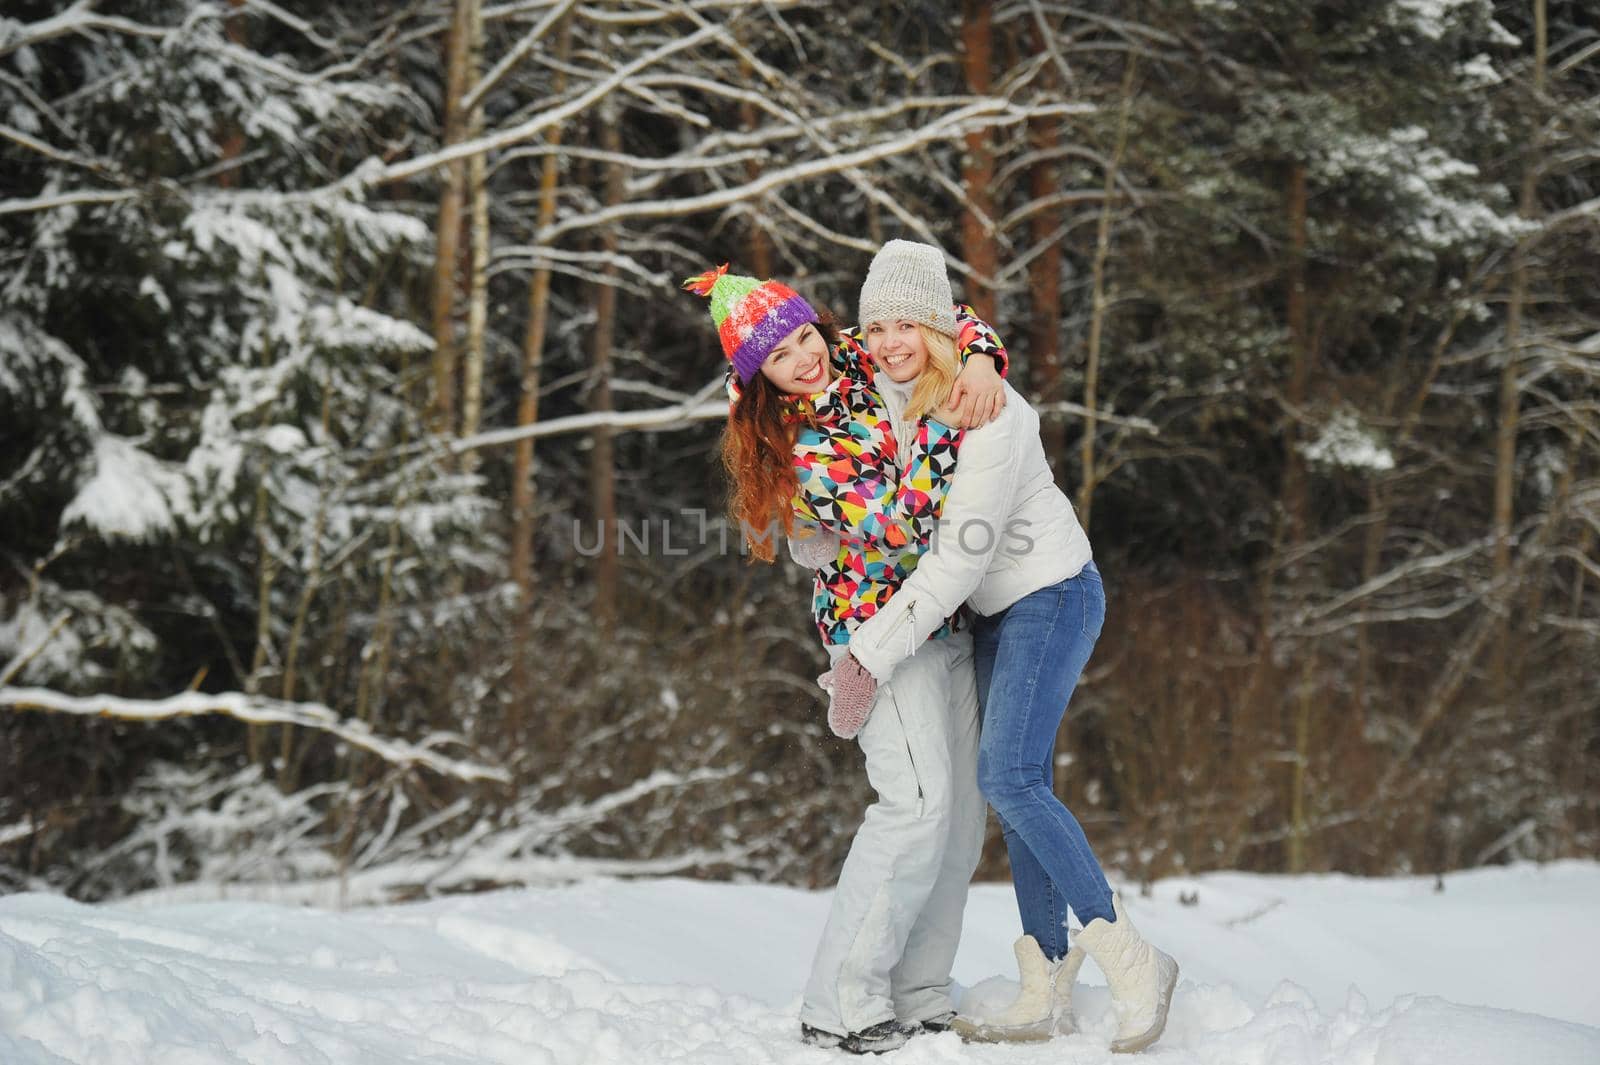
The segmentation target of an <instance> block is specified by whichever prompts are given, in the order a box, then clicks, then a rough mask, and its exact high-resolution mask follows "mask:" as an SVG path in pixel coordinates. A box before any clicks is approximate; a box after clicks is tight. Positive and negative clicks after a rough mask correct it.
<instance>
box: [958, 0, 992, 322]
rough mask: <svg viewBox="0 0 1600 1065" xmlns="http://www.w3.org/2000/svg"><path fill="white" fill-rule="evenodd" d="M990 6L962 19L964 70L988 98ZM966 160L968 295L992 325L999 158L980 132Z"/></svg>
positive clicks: (974, 3)
mask: <svg viewBox="0 0 1600 1065" xmlns="http://www.w3.org/2000/svg"><path fill="white" fill-rule="evenodd" d="M990 6H991V5H989V4H986V3H980V2H979V0H963V3H962V17H961V44H962V52H963V57H962V69H963V70H964V71H965V73H966V79H967V91H968V92H970V93H972V94H973V95H974V96H987V95H988V94H989V88H990V85H991V83H992V82H991V78H990V74H989V66H990V60H991V56H992V52H993V46H994V41H993V33H992V28H991V23H990ZM966 149H967V150H966V156H965V158H964V159H963V160H962V163H961V186H962V189H963V191H964V194H965V196H966V200H967V206H966V210H964V211H963V212H962V213H961V255H962V258H963V259H965V260H966V264H967V266H969V267H970V268H971V269H972V272H973V281H972V283H971V284H970V286H969V287H968V289H967V293H966V296H967V302H968V303H969V304H971V305H972V309H973V310H975V311H977V312H978V317H980V318H982V319H983V320H984V321H986V322H991V323H992V322H993V321H994V319H995V292H994V277H995V274H996V272H997V271H998V267H999V261H1000V254H999V249H998V247H997V246H996V244H995V235H994V196H993V194H992V191H991V189H990V186H991V184H993V182H994V152H993V150H992V148H991V146H990V143H989V134H988V133H987V132H986V131H983V130H978V131H975V132H972V133H968V134H967V136H966Z"/></svg>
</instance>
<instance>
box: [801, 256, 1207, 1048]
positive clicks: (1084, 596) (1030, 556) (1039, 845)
mask: <svg viewBox="0 0 1600 1065" xmlns="http://www.w3.org/2000/svg"><path fill="white" fill-rule="evenodd" d="M948 292H949V280H948V278H947V277H946V274H945V263H944V254H943V253H942V252H941V251H940V250H939V249H937V248H934V247H931V246H930V245H926V244H915V243H912V242H909V241H890V242H889V243H888V244H886V245H884V247H883V248H882V250H880V251H879V253H878V255H877V257H876V258H874V259H873V261H872V266H871V269H870V270H869V271H868V273H867V280H866V283H865V284H863V285H862V288H861V307H860V312H861V318H860V320H861V322H862V326H863V328H864V330H865V336H866V345H867V350H868V352H869V354H870V355H871V357H872V359H873V362H874V363H875V364H876V366H877V367H878V369H879V377H880V383H879V391H880V392H881V394H882V396H883V399H884V402H885V404H886V405H887V406H888V408H889V411H890V414H891V417H892V418H893V419H894V420H895V421H896V422H897V423H898V422H900V421H902V420H911V419H914V418H915V417H917V416H918V414H919V413H920V412H922V411H925V410H928V409H932V408H933V407H935V406H937V405H938V404H940V403H942V402H943V401H944V395H945V394H946V393H947V392H948V390H949V387H950V384H951V378H950V376H949V373H948V369H947V367H948V359H947V356H946V352H945V344H944V342H943V340H942V339H940V336H939V334H940V333H941V332H942V330H941V329H940V327H941V326H942V325H945V324H947V323H945V322H944V319H943V316H942V314H941V312H940V308H943V307H948V306H949V305H950V298H949V296H947V295H945V294H946V293H948ZM930 326H932V327H934V328H933V330H932V331H930V329H929V327H930ZM883 378H887V380H883ZM1005 391H1006V403H1005V406H1004V410H1003V411H1002V412H1001V413H1000V416H999V417H998V418H996V419H995V420H994V421H993V422H991V423H990V424H988V425H986V426H984V427H983V428H980V429H974V430H971V431H970V432H968V433H967V434H966V436H965V438H964V439H963V441H962V445H961V464H960V467H959V468H958V469H957V470H956V472H955V474H954V476H953V477H952V479H951V484H950V489H949V492H948V494H947V496H946V498H945V505H944V509H943V512H942V514H941V516H940V521H939V525H938V528H937V532H936V535H935V537H934V540H933V542H932V545H931V546H930V549H929V550H928V552H926V553H925V554H924V555H923V556H922V557H921V558H920V560H919V561H918V564H917V568H916V570H915V571H914V572H913V573H912V574H911V575H910V576H909V577H908V578H907V579H906V581H905V582H904V583H903V584H902V585H901V586H900V589H899V591H898V592H897V593H896V594H895V597H894V598H893V599H892V600H891V601H890V602H889V603H888V604H887V605H886V606H885V607H884V608H883V609H882V610H879V611H878V612H877V613H876V614H874V615H873V616H872V617H871V618H869V619H867V620H866V621H865V622H863V623H862V624H861V625H860V626H859V627H858V628H857V629H856V631H855V633H854V636H853V638H852V639H851V641H850V651H849V654H848V655H846V656H845V657H844V658H842V659H841V660H840V661H839V662H838V663H837V664H836V665H835V666H834V670H833V678H834V679H833V701H834V706H833V708H832V710H831V713H833V714H834V715H836V716H839V717H842V718H846V719H849V720H852V721H854V720H857V719H860V720H864V721H867V722H868V723H869V724H870V720H871V716H870V715H872V714H875V713H877V712H879V708H877V707H876V706H875V704H874V696H875V694H876V689H877V686H878V685H879V684H881V683H893V681H892V678H893V677H894V676H895V675H896V673H897V669H898V668H899V667H900V664H901V663H902V661H903V660H904V659H905V658H906V657H907V656H908V655H909V654H911V653H912V651H913V650H915V648H916V647H917V646H918V644H920V643H921V642H922V641H923V640H926V639H927V636H928V633H930V632H932V631H933V630H934V629H935V628H937V627H938V626H939V625H942V624H943V623H944V619H945V618H946V617H947V616H949V615H950V614H952V613H954V612H955V611H956V610H958V609H959V608H960V607H961V606H962V605H963V604H965V605H966V606H967V607H969V608H971V609H972V611H973V612H974V613H975V614H976V615H977V617H976V620H975V621H974V624H973V645H974V653H975V664H976V668H977V680H978V704H979V707H980V713H981V718H982V733H981V737H980V740H979V747H978V767H977V774H978V785H979V787H980V789H981V790H982V792H983V795H984V797H985V798H986V799H987V800H988V801H989V805H991V806H992V807H994V809H995V812H996V813H998V814H999V816H1000V823H1001V828H1002V829H1003V832H1004V835H1005V841H1006V850H1007V852H1008V854H1009V856H1010V859H1011V878H1012V884H1013V887H1014V888H1015V891H1016V896H1017V906H1018V909H1019V911H1020V914H1021V918H1022V926H1023V930H1024V935H1023V936H1022V937H1021V938H1020V939H1019V940H1018V941H1017V943H1016V944H1015V951H1016V955H1017V961H1018V965H1019V968H1020V971H1021V976H1022V989H1021V993H1020V995H1019V996H1018V998H1017V1000H1016V1001H1015V1002H1014V1003H1013V1004H1012V1005H1011V1006H1010V1007H1009V1008H1008V1009H1007V1010H1005V1011H1004V1012H1003V1013H1002V1014H1000V1015H999V1016H997V1017H992V1018H985V1019H983V1020H981V1021H980V1020H976V1019H972V1018H958V1019H957V1021H956V1022H955V1025H954V1027H955V1028H956V1029H957V1030H958V1031H960V1032H962V1034H963V1035H965V1036H967V1037H968V1038H972V1039H979V1040H991V1041H1002V1040H1005V1041H1010V1040H1038V1039H1048V1038H1050V1036H1051V1035H1053V1034H1058V1033H1065V1032H1069V1031H1071V1030H1072V1015H1071V997H1070V996H1071V989H1072V983H1073V980H1074V979H1075V977H1076V974H1077V969H1078V966H1079V965H1080V964H1081V963H1082V960H1083V952H1084V951H1087V953H1088V955H1089V956H1091V957H1093V958H1094V959H1095V961H1096V963H1097V964H1098V965H1099V966H1100V969H1101V971H1102V972H1104V974H1105V976H1106V981H1107V983H1108V984H1109V985H1110V987H1111V994H1112V999H1113V1002H1114V1003H1115V1004H1116V1007H1117V1011H1118V1015H1119V1029H1118V1032H1117V1035H1116V1037H1115V1039H1114V1040H1113V1042H1112V1044H1111V1049H1112V1050H1114V1051H1134V1050H1139V1049H1142V1048H1143V1047H1146V1046H1148V1045H1150V1044H1151V1043H1153V1042H1155V1040H1156V1039H1157V1038H1158V1037H1159V1036H1160V1035H1161V1032H1162V1029H1163V1028H1164V1027H1165V1025H1166V1019H1167V1010H1168V1006H1169V1004H1170V1002H1171V998H1172V992H1173V989H1174V987H1175V986H1176V984H1177V979H1178V964H1177V962H1175V961H1174V960H1173V959H1172V958H1171V957H1170V956H1168V955H1167V954H1165V953H1163V952H1162V951H1160V950H1157V949H1156V948H1155V947H1153V946H1151V945H1150V944H1149V943H1147V942H1146V941H1145V940H1144V939H1143V938H1141V937H1140V935H1139V933H1138V931H1137V930H1136V929H1135V928H1134V926H1133V923H1132V922H1131V921H1130V920H1129V919H1128V915H1127V913H1126V912H1125V911H1124V910H1123V906H1122V900H1121V899H1120V898H1119V897H1118V896H1117V894H1116V893H1115V892H1113V891H1112V890H1111V887H1110V885H1109V884H1108V883H1107V882H1106V877H1105V873H1104V872H1103V871H1102V870H1101V868H1100V863H1099V861H1098V859H1096V857H1095V855H1094V851H1093V849H1092V848H1091V847H1090V846H1089V841H1088V839H1087V838H1086V837H1085V835H1084V832H1083V828H1082V826H1080V825H1079V823H1078V821H1077V819H1076V818H1074V817H1073V816H1072V812H1071V811H1070V810H1068V809H1067V808H1066V806H1064V805H1063V804H1062V803H1061V801H1060V800H1059V799H1058V798H1056V795H1055V792H1054V790H1053V788H1052V786H1051V783H1052V781H1051V776H1052V767H1053V763H1054V747H1055V738H1056V731H1057V729H1058V728H1059V727H1060V724H1061V719H1062V717H1063V715H1064V714H1065V712H1066V707H1067V703H1068V701H1069V700H1070V699H1071V698H1072V693H1073V689H1074V688H1075V687H1076V686H1077V683H1078V678H1079V676H1080V675H1081V674H1082V672H1083V669H1084V666H1085V665H1086V664H1087V662H1088V660H1089V655H1090V653H1091V652H1092V651H1093V650H1094V645H1095V642H1096V640H1097V639H1098V638H1099V636H1100V628H1101V625H1102V624H1103V622H1104V620H1105V610H1106V600H1105V591H1104V589H1103V587H1102V586H1101V583H1100V573H1099V570H1098V569H1096V568H1095V564H1094V559H1093V552H1092V551H1091V550H1090V546H1089V538H1088V536H1087V535H1086V534H1085V533H1084V530H1083V528H1082V526H1081V525H1079V523H1078V519H1077V515H1076V514H1075V513H1074V512H1073V509H1072V504H1071V503H1070V502H1069V501H1068V499H1067V497H1066V496H1065V495H1063V494H1062V493H1061V491H1060V489H1058V488H1057V487H1056V484H1055V478H1054V476H1053V475H1052V473H1051V470H1050V466H1049V464H1048V463H1047V462H1046V460H1045V454H1044V447H1043V445H1042V443H1041V441H1040V438H1039V416H1038V415H1037V414H1036V413H1035V412H1034V410H1033V409H1032V408H1031V407H1029V406H1028V404H1027V402H1026V401H1025V400H1024V399H1023V398H1022V397H1021V396H1019V395H1017V394H1016V392H1015V391H1013V390H1012V389H1011V387H1010V386H1009V385H1007V386H1006V388H1005ZM1069 908H1070V909H1071V910H1072V911H1073V912H1074V913H1076V914H1077V916H1078V920H1079V921H1080V922H1082V924H1083V930H1082V932H1081V933H1079V935H1078V939H1077V947H1078V948H1082V949H1081V950H1080V949H1076V948H1075V949H1073V950H1071V951H1069V950H1068V944H1067V929H1066V918H1067V910H1068V909H1069Z"/></svg>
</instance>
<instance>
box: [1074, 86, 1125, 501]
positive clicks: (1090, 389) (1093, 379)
mask: <svg viewBox="0 0 1600 1065" xmlns="http://www.w3.org/2000/svg"><path fill="white" fill-rule="evenodd" d="M1137 69H1138V61H1137V60H1136V59H1134V58H1133V57H1131V56H1130V57H1129V58H1128V65H1127V68H1126V69H1125V70H1124V71H1123V74H1122V108H1121V112H1120V113H1119V114H1118V116H1117V142H1116V147H1115V148H1113V149H1112V152H1111V160H1110V163H1109V164H1108V165H1107V166H1106V173H1105V182H1104V185H1103V186H1102V190H1101V191H1102V198H1101V200H1100V224H1099V226H1098V227H1096V230H1095V244H1094V279H1093V293H1094V296H1093V305H1092V308H1091V312H1090V315H1089V347H1088V352H1087V354H1086V356H1085V358H1084V367H1083V407H1084V411H1085V413H1084V416H1083V445H1082V463H1081V464H1082V466H1083V470H1082V477H1083V481H1082V483H1081V484H1080V485H1079V486H1078V520H1079V521H1080V522H1082V523H1083V527H1084V529H1085V530H1087V529H1088V528H1089V520H1090V515H1091V510H1092V508H1093V506H1094V490H1095V487H1096V486H1097V485H1098V484H1099V483H1100V471H1099V470H1098V469H1097V468H1096V465H1095V463H1096V459H1095V428H1096V418H1095V412H1096V410H1097V409H1098V407H1099V403H1100V344H1101V339H1102V338H1103V337H1104V335H1105V322H1106V307H1107V305H1108V302H1109V301H1108V299H1107V297H1106V260H1107V259H1108V258H1109V257H1110V255H1111V207H1112V204H1113V203H1114V202H1115V197H1116V190H1117V171H1118V169H1119V168H1120V167H1121V166H1122V153H1123V152H1124V151H1126V150H1127V146H1128V112H1129V111H1130V110H1131V109H1132V105H1133V79H1134V73H1135V71H1136V70H1137Z"/></svg>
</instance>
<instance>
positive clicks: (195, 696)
mask: <svg viewBox="0 0 1600 1065" xmlns="http://www.w3.org/2000/svg"><path fill="white" fill-rule="evenodd" d="M0 706H10V707H13V708H15V709H17V710H47V711H52V712H55V713H63V714H81V715H84V716H89V717H116V718H122V719H124V720H127V721H163V720H166V719H169V718H174V717H199V716H202V715H206V714H223V715H225V716H227V717H233V718H237V719H238V720H240V721H243V722H245V723H247V724H251V725H299V726H301V727H303V728H309V729H315V730H317V731H319V732H326V733H328V734H330V735H332V736H335V737H337V738H339V739H341V740H343V741H344V742H346V743H348V744H350V745H352V746H354V747H359V748H361V749H362V750H364V751H367V752H369V753H371V754H375V755H377V756H378V757H379V758H381V759H383V760H384V761H385V762H388V763H389V764H391V765H398V766H411V765H420V766H422V767H424V768H427V769H431V770H433V771H434V772H435V773H439V774H442V775H444V776H450V777H455V778H456V779H458V780H466V781H474V780H488V781H494V782H495V783H500V784H504V783H509V781H510V779H511V778H510V776H509V775H508V774H507V773H506V771H505V770H503V769H500V768H498V767H496V766H489V765H481V764H478V763H476V762H466V761H461V760H459V759H455V758H449V757H446V756H445V755H442V754H439V753H438V752H437V751H434V750H430V749H429V747H431V746H433V745H437V744H443V743H459V742H461V740H460V738H459V737H457V736H453V735H450V734H448V733H437V732H436V733H432V734H431V735H429V736H428V737H427V739H425V740H423V741H422V743H421V744H414V743H408V742H406V741H405V740H398V739H394V738H392V737H388V736H380V735H378V734H377V733H375V732H373V731H372V729H371V728H369V727H368V726H367V724H366V723H365V722H362V721H352V720H350V719H349V718H341V717H340V716H339V715H338V714H336V713H335V712H334V711H332V710H330V709H328V708H327V707H326V706H321V705H319V704H317V703H291V702H284V701H281V700H278V699H268V698H265V697H263V696H259V695H246V694H244V693H243V692H222V693H219V694H210V693H206V692H183V693H181V694H179V695H171V696H168V697H167V698H165V699H124V698H121V697H119V696H115V695H88V696H74V695H65V694H63V693H61V692H56V691H51V690H49V689H47V688H0Z"/></svg>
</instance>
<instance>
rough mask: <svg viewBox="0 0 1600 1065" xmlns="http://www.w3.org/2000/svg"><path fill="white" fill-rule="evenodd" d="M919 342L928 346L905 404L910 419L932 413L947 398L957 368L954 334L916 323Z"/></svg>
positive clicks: (953, 385)
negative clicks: (924, 361) (925, 362)
mask: <svg viewBox="0 0 1600 1065" xmlns="http://www.w3.org/2000/svg"><path fill="white" fill-rule="evenodd" d="M917 332H919V333H921V334H922V343H923V346H924V347H926V348H927V349H928V364H927V365H926V366H924V367H923V368H922V373H920V374H918V375H917V385H916V387H915V388H913V389H912V390H911V401H910V402H909V403H907V404H906V417H907V418H908V419H911V420H915V419H918V418H922V417H924V416H926V415H928V414H931V413H933V412H934V411H936V410H938V409H939V408H940V407H942V406H944V405H945V402H946V401H947V400H949V398H950V390H951V389H952V388H954V387H955V384H956V375H957V374H959V373H960V372H961V357H960V356H959V355H957V354H956V338H955V337H953V336H951V335H950V334H949V333H941V332H939V331H938V330H937V329H935V328H933V327H932V326H929V325H923V324H922V323H921V322H918V323H917Z"/></svg>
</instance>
